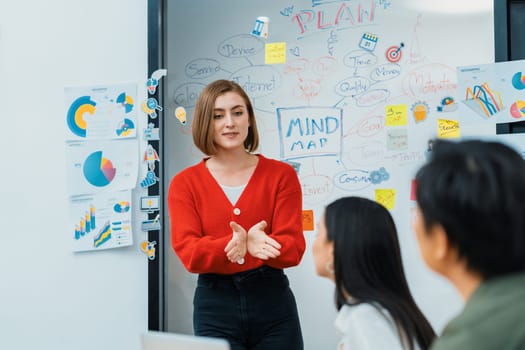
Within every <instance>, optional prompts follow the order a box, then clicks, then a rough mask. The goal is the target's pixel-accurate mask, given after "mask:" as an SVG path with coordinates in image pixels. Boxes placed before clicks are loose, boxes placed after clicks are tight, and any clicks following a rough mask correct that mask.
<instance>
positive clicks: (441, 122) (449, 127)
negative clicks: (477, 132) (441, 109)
mask: <svg viewBox="0 0 525 350" xmlns="http://www.w3.org/2000/svg"><path fill="white" fill-rule="evenodd" d="M460 136H461V133H460V129H459V122H458V121H457V120H450V119H438V130H437V137H438V138H439V139H457V138H459V137H460Z"/></svg>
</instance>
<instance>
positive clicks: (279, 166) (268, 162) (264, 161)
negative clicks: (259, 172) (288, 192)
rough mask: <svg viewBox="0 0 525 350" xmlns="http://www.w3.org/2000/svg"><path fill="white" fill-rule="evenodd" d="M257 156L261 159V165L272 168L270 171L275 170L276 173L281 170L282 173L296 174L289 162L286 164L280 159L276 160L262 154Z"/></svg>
mask: <svg viewBox="0 0 525 350" xmlns="http://www.w3.org/2000/svg"><path fill="white" fill-rule="evenodd" d="M257 156H258V157H259V162H261V165H263V167H265V168H270V169H273V170H274V171H275V170H280V171H286V172H290V171H293V172H295V170H294V168H293V167H292V165H291V164H289V163H287V162H284V161H282V160H278V159H274V158H268V157H266V156H264V155H262V154H257Z"/></svg>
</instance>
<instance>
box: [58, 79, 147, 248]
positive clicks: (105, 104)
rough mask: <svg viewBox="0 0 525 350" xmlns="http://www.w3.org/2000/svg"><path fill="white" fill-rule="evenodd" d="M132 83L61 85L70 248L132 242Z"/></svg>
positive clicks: (134, 134) (135, 153)
mask: <svg viewBox="0 0 525 350" xmlns="http://www.w3.org/2000/svg"><path fill="white" fill-rule="evenodd" d="M136 95H137V87H136V85H135V84H119V85H108V86H95V87H79V88H66V89H65V97H66V110H67V114H66V124H67V131H66V132H67V135H66V162H67V163H66V171H67V179H68V193H69V204H70V205H69V208H70V212H69V227H70V230H69V234H70V237H71V240H72V242H73V251H93V250H101V249H108V248H118V247H124V246H128V245H131V244H132V243H133V240H132V230H131V212H132V210H131V209H132V201H131V189H132V188H134V187H135V185H136V182H137V173H138V166H139V165H138V143H137V110H136V108H135V103H136V102H135V101H136V99H137V98H136Z"/></svg>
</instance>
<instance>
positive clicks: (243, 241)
mask: <svg viewBox="0 0 525 350" xmlns="http://www.w3.org/2000/svg"><path fill="white" fill-rule="evenodd" d="M266 226H267V223H266V221H264V220H262V221H260V222H258V223H257V224H255V225H253V226H252V227H251V228H250V229H249V230H248V232H246V230H245V229H244V227H242V226H241V225H239V224H238V223H236V222H235V221H231V222H230V227H231V229H232V239H231V240H230V241H229V242H228V244H227V245H226V247H225V248H224V252H225V253H226V257H227V258H228V260H229V261H231V262H233V263H238V264H242V263H244V256H245V255H246V252H248V253H250V255H251V256H253V257H255V258H258V259H261V260H268V259H270V258H271V259H274V258H276V257H278V256H279V255H281V252H280V251H279V250H280V249H281V245H280V244H279V242H277V241H276V240H275V239H273V238H272V237H270V236H268V235H267V234H266V232H264V229H265V228H266Z"/></svg>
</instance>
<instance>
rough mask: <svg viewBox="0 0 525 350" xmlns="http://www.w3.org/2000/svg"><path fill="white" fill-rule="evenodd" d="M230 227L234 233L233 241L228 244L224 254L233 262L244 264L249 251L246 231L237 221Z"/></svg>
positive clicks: (231, 223)
mask: <svg viewBox="0 0 525 350" xmlns="http://www.w3.org/2000/svg"><path fill="white" fill-rule="evenodd" d="M230 227H231V229H232V231H233V232H232V239H231V240H230V241H229V242H228V244H226V247H225V248H224V252H225V253H226V257H227V258H228V260H230V261H231V262H234V263H239V264H243V263H244V256H245V255H246V249H247V248H246V246H247V243H246V241H247V238H246V236H247V234H246V230H245V229H244V228H243V227H242V226H241V225H239V224H238V223H236V222H235V221H232V222H230Z"/></svg>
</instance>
